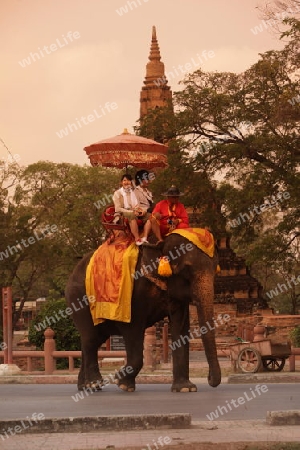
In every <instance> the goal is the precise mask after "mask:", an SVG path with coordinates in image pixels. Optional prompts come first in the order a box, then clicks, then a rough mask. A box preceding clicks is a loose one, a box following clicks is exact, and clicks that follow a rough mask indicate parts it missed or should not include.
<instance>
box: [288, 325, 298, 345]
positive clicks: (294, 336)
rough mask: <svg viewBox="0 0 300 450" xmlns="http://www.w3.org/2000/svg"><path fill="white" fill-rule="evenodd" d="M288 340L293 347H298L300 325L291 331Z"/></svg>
mask: <svg viewBox="0 0 300 450" xmlns="http://www.w3.org/2000/svg"><path fill="white" fill-rule="evenodd" d="M290 338H291V341H292V344H293V346H294V347H300V325H297V326H296V327H295V328H293V329H292V331H291V332H290Z"/></svg>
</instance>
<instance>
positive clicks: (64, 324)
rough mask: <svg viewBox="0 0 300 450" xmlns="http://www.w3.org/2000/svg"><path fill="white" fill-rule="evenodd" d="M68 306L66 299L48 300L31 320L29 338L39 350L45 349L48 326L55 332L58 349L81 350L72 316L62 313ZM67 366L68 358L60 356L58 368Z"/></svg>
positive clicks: (77, 364)
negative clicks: (45, 332)
mask: <svg viewBox="0 0 300 450" xmlns="http://www.w3.org/2000/svg"><path fill="white" fill-rule="evenodd" d="M66 307H67V306H66V301H65V299H58V300H53V299H50V300H47V301H46V302H45V304H44V305H43V306H42V308H41V310H40V311H39V312H38V314H37V316H36V317H35V318H34V319H33V320H32V321H31V323H30V327H29V330H28V339H29V341H30V343H31V344H33V345H35V346H36V348H37V350H43V348H44V341H45V336H44V331H45V329H46V328H48V327H50V328H52V330H53V331H54V332H55V336H54V339H55V343H56V350H80V336H79V333H78V331H77V330H76V328H75V326H74V324H73V321H72V319H71V318H70V316H67V317H66V318H63V317H62V315H61V314H60V311H65V310H66ZM63 315H66V314H63ZM75 363H76V364H75V366H76V367H78V366H79V365H80V364H79V363H78V361H76V360H75ZM67 367H68V362H67V360H66V359H65V360H63V359H62V358H59V359H58V361H57V368H58V369H65V368H67Z"/></svg>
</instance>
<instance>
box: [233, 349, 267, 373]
mask: <svg viewBox="0 0 300 450" xmlns="http://www.w3.org/2000/svg"><path fill="white" fill-rule="evenodd" d="M237 364H238V367H239V368H240V369H241V371H242V372H245V373H255V372H257V371H258V370H259V368H260V367H261V356H260V353H259V352H258V351H257V350H256V349H255V348H251V347H245V348H244V349H243V350H241V351H240V353H239V355H238V360H237Z"/></svg>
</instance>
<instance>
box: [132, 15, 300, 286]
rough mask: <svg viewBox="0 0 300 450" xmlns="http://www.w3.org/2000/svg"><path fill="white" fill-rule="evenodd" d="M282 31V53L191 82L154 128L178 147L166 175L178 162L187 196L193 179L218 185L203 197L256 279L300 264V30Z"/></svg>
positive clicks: (294, 23)
mask: <svg viewBox="0 0 300 450" xmlns="http://www.w3.org/2000/svg"><path fill="white" fill-rule="evenodd" d="M287 23H288V24H289V29H288V30H287V31H286V32H285V35H286V37H287V38H288V42H287V45H286V46H285V48H284V49H283V50H281V51H272V50H271V51H268V52H266V53H264V54H261V55H260V59H259V61H258V62H257V63H256V64H254V65H253V66H251V67H250V68H249V69H248V70H246V71H245V72H243V73H241V74H235V73H228V72H223V73H218V72H204V71H202V70H198V71H196V72H194V73H192V74H189V75H188V76H187V77H186V78H185V79H184V80H183V81H182V82H181V84H182V85H183V89H182V90H181V91H179V92H175V94H174V96H173V104H174V115H173V117H170V119H169V120H166V123H165V127H162V126H160V128H159V130H160V131H161V130H163V131H164V133H165V137H166V138H167V137H168V136H172V139H173V141H174V140H176V143H177V146H178V148H179V151H178V155H177V160H178V161H177V165H176V164H175V165H173V166H172V167H171V166H170V168H171V169H173V170H174V174H175V170H177V173H178V172H180V171H182V170H183V166H180V167H179V165H178V162H180V164H182V163H183V162H184V165H185V166H184V170H185V173H188V174H189V177H186V178H185V183H186V184H185V185H184V186H185V187H186V188H187V190H188V191H189V188H188V186H189V185H190V183H191V184H192V182H191V181H190V180H193V176H190V173H191V172H193V173H194V174H201V175H202V178H201V181H202V180H204V179H205V177H206V179H207V186H214V183H216V187H215V188H214V189H208V190H207V191H206V193H207V195H208V197H209V198H210V199H211V203H210V205H211V204H212V203H213V201H212V199H213V197H214V196H215V195H216V194H217V197H218V203H219V204H218V209H219V211H220V213H221V214H220V216H219V217H221V218H222V217H224V216H225V217H226V219H227V232H228V233H230V234H231V235H232V243H233V246H234V249H235V250H236V251H237V252H238V253H239V254H240V255H241V256H244V257H246V261H247V263H248V264H249V265H250V267H251V266H252V268H254V267H255V269H257V270H259V271H261V272H260V273H259V274H258V275H257V276H258V278H261V277H262V274H263V273H265V268H264V266H268V267H269V268H271V270H273V271H274V272H278V273H280V271H283V270H284V272H285V273H289V274H290V275H293V273H294V272H295V270H296V262H297V260H298V259H299V243H300V241H299V240H300V229H299V218H300V207H299V178H300V177H299V162H300V150H299V149H300V145H299V144H300V137H299V136H300V134H299V131H300V129H299V128H300V95H299V94H300V89H299V86H300V84H299V66H300V59H299V35H300V27H299V21H298V20H297V18H290V19H289V22H287ZM155 114H156V112H155V111H153V112H152V113H151V115H150V116H149V118H148V120H151V119H152V120H153V117H155ZM164 114H167V110H165V113H164ZM164 114H163V113H162V112H160V115H161V117H162V118H163V117H164ZM151 116H152V117H151ZM143 120H144V121H145V119H144V118H143ZM146 123H147V120H146ZM168 125H169V128H168ZM147 127H148V129H149V130H151V125H150V124H149V123H147ZM155 127H156V129H157V127H158V125H157V122H156V123H155ZM141 129H142V128H141ZM172 157H173V156H172ZM175 159H176V157H175ZM189 171H190V172H189ZM196 195H198V199H199V200H200V197H201V195H200V192H199V190H198V189H196ZM259 258H262V259H261V261H262V263H263V264H260V265H259V264H257V261H259ZM269 279H270V278H269Z"/></svg>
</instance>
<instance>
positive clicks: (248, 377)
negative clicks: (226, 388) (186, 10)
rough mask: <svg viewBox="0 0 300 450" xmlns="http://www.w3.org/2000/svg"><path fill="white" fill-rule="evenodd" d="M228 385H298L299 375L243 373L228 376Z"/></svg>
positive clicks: (293, 373) (299, 381)
mask: <svg viewBox="0 0 300 450" xmlns="http://www.w3.org/2000/svg"><path fill="white" fill-rule="evenodd" d="M227 383H228V384H246V383H300V373H299V372H298V373H296V372H291V373H276V372H264V373H243V374H234V375H228V381H227Z"/></svg>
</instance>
